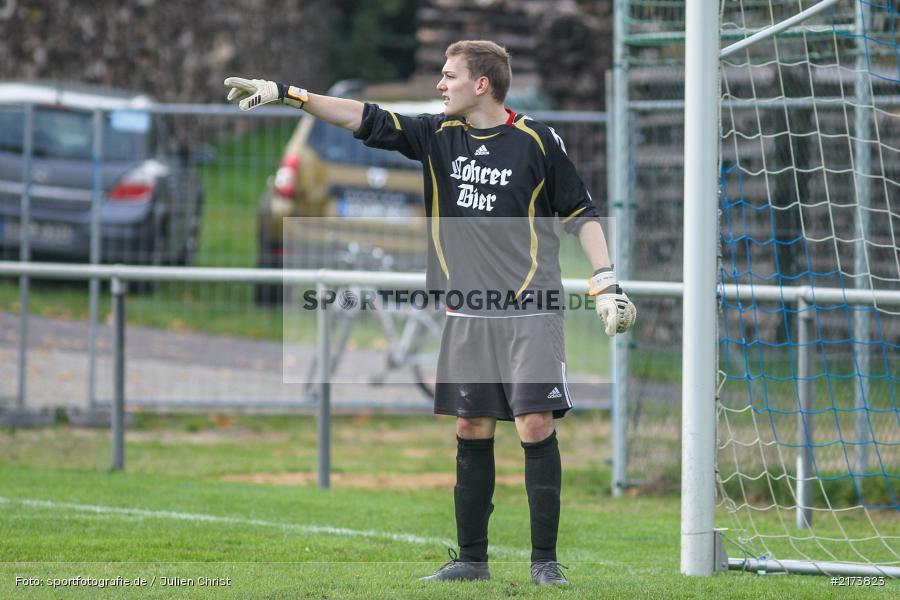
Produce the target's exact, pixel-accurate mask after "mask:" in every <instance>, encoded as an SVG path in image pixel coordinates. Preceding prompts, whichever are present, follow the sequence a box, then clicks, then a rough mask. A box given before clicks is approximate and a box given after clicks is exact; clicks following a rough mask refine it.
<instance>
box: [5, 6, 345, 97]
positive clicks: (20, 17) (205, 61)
mask: <svg viewBox="0 0 900 600" xmlns="http://www.w3.org/2000/svg"><path fill="white" fill-rule="evenodd" d="M2 4H3V6H2V10H0V56H2V57H3V59H2V60H0V79H49V80H66V81H73V80H74V81H81V82H85V83H98V84H105V85H112V86H115V87H120V88H125V89H129V90H132V91H135V92H142V93H146V94H149V95H151V96H153V97H154V98H156V99H157V100H160V101H168V102H222V101H224V94H225V88H224V87H223V86H222V80H223V78H224V76H226V75H243V76H253V77H264V78H270V79H289V80H299V81H302V82H303V83H304V84H305V85H307V86H308V87H310V88H311V89H324V88H325V87H327V85H328V83H330V82H329V78H328V56H327V47H328V32H329V29H330V23H331V19H333V18H334V16H335V12H334V9H333V3H332V2H330V1H329V0H306V1H304V2H297V1H296V0H272V1H267V2H262V1H260V0H252V1H247V0H196V1H195V2H177V1H175V0H94V1H93V2H81V1H78V0H29V1H28V2H25V1H24V0H5V3H2Z"/></svg>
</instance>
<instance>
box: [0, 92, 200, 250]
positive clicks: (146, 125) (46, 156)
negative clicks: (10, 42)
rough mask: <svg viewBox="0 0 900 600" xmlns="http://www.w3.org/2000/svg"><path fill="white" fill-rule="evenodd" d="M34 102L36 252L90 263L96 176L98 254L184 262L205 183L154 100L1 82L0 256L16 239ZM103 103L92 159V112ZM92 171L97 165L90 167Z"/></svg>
mask: <svg viewBox="0 0 900 600" xmlns="http://www.w3.org/2000/svg"><path fill="white" fill-rule="evenodd" d="M26 104H31V105H33V106H34V109H33V111H34V112H33V114H34V121H33V123H34V127H33V136H32V140H33V141H32V144H33V154H32V160H31V172H30V175H31V177H30V180H31V188H30V189H31V194H30V202H31V204H30V226H29V236H28V237H29V244H30V248H31V253H32V254H33V255H34V257H35V258H48V259H54V260H74V261H79V262H81V261H88V260H89V258H90V248H91V237H90V233H91V206H92V197H93V194H94V191H93V190H94V187H95V186H94V177H95V173H96V175H97V176H98V179H97V181H98V183H99V185H98V186H97V187H98V188H99V190H100V194H101V200H100V204H99V207H100V210H99V214H100V239H101V250H100V261H101V262H106V263H112V262H122V263H132V264H189V263H191V262H192V261H193V258H194V255H195V252H196V249H197V241H198V235H199V229H200V220H201V215H202V207H203V188H202V185H201V183H200V179H199V177H198V175H197V173H196V170H195V168H194V166H193V161H192V160H191V158H190V157H191V156H192V155H191V154H190V153H188V152H185V151H182V150H181V148H180V147H179V146H178V145H177V144H176V143H175V142H174V139H173V136H172V132H171V131H169V130H168V127H167V126H166V122H165V119H164V118H163V116H162V115H158V114H155V113H153V112H151V111H149V110H148V109H150V108H152V106H153V104H154V103H153V101H152V100H151V99H150V98H148V97H146V96H142V95H135V94H132V93H128V92H123V91H121V90H114V89H111V88H105V87H98V86H88V85H82V84H56V83H41V82H27V83H25V82H21V83H19V82H6V83H0V256H3V257H5V258H8V259H9V258H16V257H17V256H18V252H17V251H16V249H17V248H18V247H19V245H20V241H21V239H22V225H21V204H22V195H23V187H24V186H23V166H24V163H25V157H24V142H25V109H24V105H26ZM96 109H102V128H103V132H102V136H101V137H102V141H103V144H102V146H103V147H102V154H101V157H100V160H99V161H98V162H97V164H96V166H95V165H94V153H93V139H94V124H93V119H94V117H93V111H94V110H96ZM95 169H96V170H95Z"/></svg>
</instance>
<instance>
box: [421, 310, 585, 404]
mask: <svg viewBox="0 0 900 600" xmlns="http://www.w3.org/2000/svg"><path fill="white" fill-rule="evenodd" d="M570 408H572V399H571V397H570V395H569V387H568V383H567V381H566V355H565V342H564V334H563V317H562V315H561V314H539V315H529V316H521V317H500V318H482V317H466V316H460V315H458V314H456V315H449V316H448V317H447V322H446V324H445V325H444V335H443V338H442V339H441V353H440V357H439V358H438V370H437V385H436V389H435V397H434V412H435V414H439V415H455V416H458V417H470V418H473V417H494V418H496V419H500V420H503V421H512V420H513V419H514V418H515V417H518V416H519V415H524V414H529V413H541V412H552V413H553V416H554V418H557V419H558V418H561V417H563V416H564V415H565V414H566V412H567V411H568V410H569V409H570Z"/></svg>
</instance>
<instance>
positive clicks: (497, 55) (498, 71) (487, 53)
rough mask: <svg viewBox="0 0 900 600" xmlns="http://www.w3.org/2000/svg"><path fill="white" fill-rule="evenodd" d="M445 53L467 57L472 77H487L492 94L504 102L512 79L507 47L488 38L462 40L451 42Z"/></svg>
mask: <svg viewBox="0 0 900 600" xmlns="http://www.w3.org/2000/svg"><path fill="white" fill-rule="evenodd" d="M444 54H445V55H446V56H447V58H450V57H451V56H462V57H463V58H465V59H466V63H467V65H468V67H469V72H470V73H471V74H472V79H478V78H479V77H487V78H488V80H489V81H490V82H491V95H492V96H493V97H494V99H495V100H496V101H497V102H500V103H501V104H502V103H503V101H504V100H505V99H506V93H507V92H508V91H509V84H510V82H511V81H512V69H510V66H509V54H508V53H507V52H506V49H505V48H503V47H502V46H499V45H498V44H495V43H494V42H491V41H488V40H461V41H458V42H454V43H452V44H450V45H449V46H448V47H447V51H446V52H445V53H444Z"/></svg>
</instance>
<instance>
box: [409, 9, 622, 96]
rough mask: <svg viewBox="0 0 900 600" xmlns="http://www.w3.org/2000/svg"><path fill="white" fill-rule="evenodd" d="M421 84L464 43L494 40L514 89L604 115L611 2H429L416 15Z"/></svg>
mask: <svg viewBox="0 0 900 600" xmlns="http://www.w3.org/2000/svg"><path fill="white" fill-rule="evenodd" d="M418 39H419V49H418V51H417V53H416V63H417V69H416V76H417V78H423V79H424V78H433V77H434V75H435V74H437V73H439V72H440V69H441V66H442V65H443V64H444V60H445V58H444V50H445V49H446V48H447V46H448V45H449V44H451V43H452V42H454V41H456V40H460V39H490V40H493V41H495V42H497V43H498V44H500V45H502V46H504V47H505V48H506V49H507V50H508V51H509V52H510V54H511V56H512V65H513V74H514V84H515V82H516V81H521V80H523V79H524V80H526V81H530V80H534V79H535V78H536V79H537V81H538V85H539V86H540V88H541V91H542V92H543V93H544V94H546V95H548V96H550V97H551V98H552V100H553V101H554V104H555V105H556V106H557V107H559V108H565V109H585V110H600V109H602V108H603V106H604V104H605V102H604V94H605V84H604V83H605V81H604V80H605V72H606V71H607V70H608V69H609V68H610V66H611V64H612V2H611V1H610V0H577V1H576V0H562V1H555V0H429V1H428V2H426V4H425V6H424V7H423V8H422V9H421V10H420V11H419V30H418Z"/></svg>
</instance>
